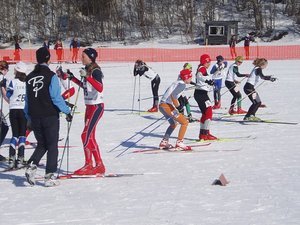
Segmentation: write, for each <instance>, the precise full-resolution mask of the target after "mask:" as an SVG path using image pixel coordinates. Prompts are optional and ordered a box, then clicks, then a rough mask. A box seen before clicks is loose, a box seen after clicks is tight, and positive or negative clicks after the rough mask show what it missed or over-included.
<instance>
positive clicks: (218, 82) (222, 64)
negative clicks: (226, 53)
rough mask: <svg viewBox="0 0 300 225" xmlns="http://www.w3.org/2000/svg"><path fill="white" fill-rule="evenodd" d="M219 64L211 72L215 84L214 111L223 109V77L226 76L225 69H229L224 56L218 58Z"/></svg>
mask: <svg viewBox="0 0 300 225" xmlns="http://www.w3.org/2000/svg"><path fill="white" fill-rule="evenodd" d="M216 59H217V63H216V64H215V65H214V66H213V67H212V69H211V70H210V74H212V79H213V82H214V102H215V105H214V106H213V109H219V108H221V88H222V81H223V77H224V76H225V68H227V64H228V63H227V62H226V61H224V58H223V56H221V55H219V56H217V57H216Z"/></svg>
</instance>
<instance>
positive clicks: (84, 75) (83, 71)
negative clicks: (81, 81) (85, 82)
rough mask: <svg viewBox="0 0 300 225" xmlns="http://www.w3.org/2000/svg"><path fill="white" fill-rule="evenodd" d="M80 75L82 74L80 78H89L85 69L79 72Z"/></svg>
mask: <svg viewBox="0 0 300 225" xmlns="http://www.w3.org/2000/svg"><path fill="white" fill-rule="evenodd" d="M79 73H80V76H81V77H87V73H86V70H85V69H84V68H81V69H80V70H79Z"/></svg>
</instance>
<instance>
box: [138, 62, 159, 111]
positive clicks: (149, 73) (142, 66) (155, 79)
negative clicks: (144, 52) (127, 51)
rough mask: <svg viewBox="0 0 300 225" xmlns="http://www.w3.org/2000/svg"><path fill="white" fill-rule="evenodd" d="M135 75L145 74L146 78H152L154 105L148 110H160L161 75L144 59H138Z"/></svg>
mask: <svg viewBox="0 0 300 225" xmlns="http://www.w3.org/2000/svg"><path fill="white" fill-rule="evenodd" d="M133 75H134V76H137V75H140V76H142V75H144V76H145V77H146V78H148V79H149V80H151V89H152V94H153V106H152V108H150V109H149V110H148V112H158V102H159V97H158V89H159V84H160V77H159V75H158V74H157V73H156V72H155V71H154V70H153V69H152V68H150V67H149V66H148V65H147V64H146V63H145V62H143V61H142V60H136V62H135V64H134V69H133Z"/></svg>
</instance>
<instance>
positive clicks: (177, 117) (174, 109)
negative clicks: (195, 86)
mask: <svg viewBox="0 0 300 225" xmlns="http://www.w3.org/2000/svg"><path fill="white" fill-rule="evenodd" d="M179 77H180V79H178V80H177V81H175V82H174V83H172V84H171V86H170V87H169V88H168V89H167V90H166V92H165V93H164V95H163V97H162V98H161V102H160V104H159V111H160V112H161V113H162V114H163V115H164V116H165V118H166V119H167V120H168V122H169V123H170V126H169V127H168V129H167V130H166V133H165V135H164V137H163V139H162V141H161V142H160V144H159V148H160V149H169V148H172V147H173V146H172V145H171V144H169V138H170V136H171V134H172V133H173V131H174V130H175V128H176V126H177V123H180V125H181V126H180V129H179V133H178V137H177V141H176V145H175V148H177V149H180V150H183V151H189V150H191V149H192V148H191V146H186V145H185V144H184V143H183V139H184V135H185V132H186V130H187V127H188V124H189V122H188V120H187V119H186V118H185V116H184V115H183V114H181V113H180V112H181V111H182V110H183V106H182V105H180V104H179V101H178V97H179V96H180V95H181V94H182V92H183V91H184V89H185V87H186V84H189V83H190V82H191V81H192V71H191V70H190V69H183V70H181V71H180V75H179Z"/></svg>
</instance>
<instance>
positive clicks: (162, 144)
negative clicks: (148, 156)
mask: <svg viewBox="0 0 300 225" xmlns="http://www.w3.org/2000/svg"><path fill="white" fill-rule="evenodd" d="M170 148H173V146H172V145H171V144H170V143H169V140H167V139H162V140H161V142H160V143H159V149H165V150H167V149H170Z"/></svg>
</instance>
